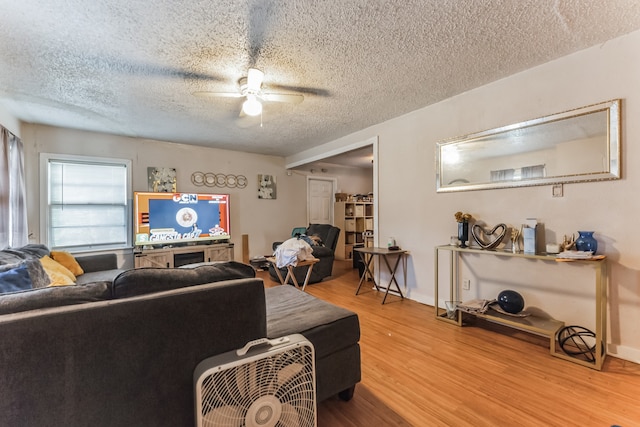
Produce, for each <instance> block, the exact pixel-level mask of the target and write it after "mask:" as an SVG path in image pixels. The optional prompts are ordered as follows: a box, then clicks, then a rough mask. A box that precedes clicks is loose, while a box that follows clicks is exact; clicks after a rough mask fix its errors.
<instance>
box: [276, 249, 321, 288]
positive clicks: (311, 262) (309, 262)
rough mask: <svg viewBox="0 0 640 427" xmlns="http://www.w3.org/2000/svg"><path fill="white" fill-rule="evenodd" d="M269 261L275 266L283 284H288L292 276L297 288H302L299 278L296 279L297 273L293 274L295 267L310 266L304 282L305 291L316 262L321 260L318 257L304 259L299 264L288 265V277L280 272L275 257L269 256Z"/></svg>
mask: <svg viewBox="0 0 640 427" xmlns="http://www.w3.org/2000/svg"><path fill="white" fill-rule="evenodd" d="M267 261H269V262H270V263H271V264H272V265H273V268H274V270H276V274H277V275H278V279H280V283H281V284H282V285H285V284H287V282H288V281H289V278H291V280H293V283H294V284H295V285H296V288H300V285H299V284H298V280H297V279H296V276H295V274H293V269H294V268H295V267H304V266H309V268H308V269H307V275H306V276H304V283H303V284H302V291H304V288H306V287H307V284H308V283H309V278H310V277H311V270H313V266H314V264H315V263H317V262H319V261H320V260H319V259H318V258H312V259H305V260H304V261H298V265H296V266H295V267H294V266H292V265H287V277H285V278H284V279H283V278H282V274H280V269H279V268H278V266H277V265H276V259H275V257H268V258H267Z"/></svg>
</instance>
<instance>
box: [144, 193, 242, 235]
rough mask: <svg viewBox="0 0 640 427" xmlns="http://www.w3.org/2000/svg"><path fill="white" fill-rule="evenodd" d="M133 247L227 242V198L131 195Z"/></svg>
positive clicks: (156, 194)
mask: <svg viewBox="0 0 640 427" xmlns="http://www.w3.org/2000/svg"><path fill="white" fill-rule="evenodd" d="M133 211H134V216H135V217H134V233H135V234H134V237H135V239H134V241H135V245H136V246H145V245H153V246H155V245H176V244H183V243H184V244H188V243H191V244H197V243H203V242H209V243H210V242H211V241H228V240H229V239H230V235H229V231H230V230H229V195H228V194H205V193H150V192H134V194H133Z"/></svg>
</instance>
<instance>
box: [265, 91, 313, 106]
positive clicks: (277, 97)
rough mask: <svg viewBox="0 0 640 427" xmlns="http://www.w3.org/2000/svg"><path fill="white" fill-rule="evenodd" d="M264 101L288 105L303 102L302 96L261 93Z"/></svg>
mask: <svg viewBox="0 0 640 427" xmlns="http://www.w3.org/2000/svg"><path fill="white" fill-rule="evenodd" d="M261 98H262V99H264V100H265V101H272V102H288V103H290V104H300V103H301V102H302V101H304V96H303V95H300V94H293V93H263V94H262V96H261Z"/></svg>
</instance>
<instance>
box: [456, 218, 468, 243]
mask: <svg viewBox="0 0 640 427" xmlns="http://www.w3.org/2000/svg"><path fill="white" fill-rule="evenodd" d="M458 240H460V247H461V248H466V247H467V240H469V223H468V222H466V221H463V222H459V223H458Z"/></svg>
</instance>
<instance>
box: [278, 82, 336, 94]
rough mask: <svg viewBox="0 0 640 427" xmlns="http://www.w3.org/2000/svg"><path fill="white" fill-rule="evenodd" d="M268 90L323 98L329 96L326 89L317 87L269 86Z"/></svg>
mask: <svg viewBox="0 0 640 427" xmlns="http://www.w3.org/2000/svg"><path fill="white" fill-rule="evenodd" d="M269 89H274V90H277V91H282V92H295V93H301V94H303V95H313V96H324V97H326V96H331V93H330V92H329V91H328V90H327V89H321V88H317V87H304V86H290V85H279V84H270V85H269Z"/></svg>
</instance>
